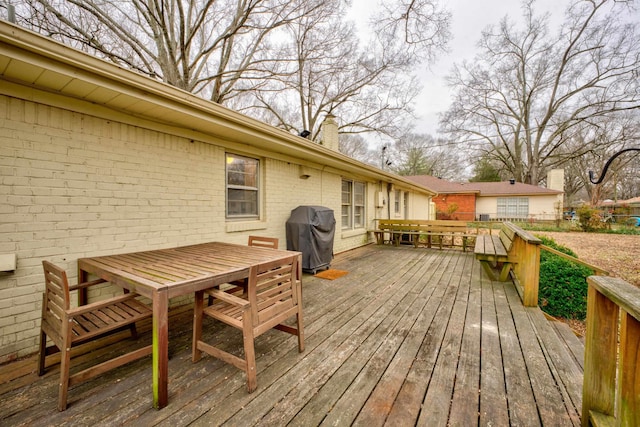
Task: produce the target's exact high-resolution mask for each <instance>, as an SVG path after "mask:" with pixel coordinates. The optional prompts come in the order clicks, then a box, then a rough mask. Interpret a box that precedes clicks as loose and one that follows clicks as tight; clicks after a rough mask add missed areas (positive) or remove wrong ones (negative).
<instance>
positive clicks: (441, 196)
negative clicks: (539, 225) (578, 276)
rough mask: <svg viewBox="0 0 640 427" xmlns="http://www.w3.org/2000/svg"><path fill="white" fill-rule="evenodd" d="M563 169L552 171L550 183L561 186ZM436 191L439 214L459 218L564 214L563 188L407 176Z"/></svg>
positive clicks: (530, 217) (535, 217)
mask: <svg viewBox="0 0 640 427" xmlns="http://www.w3.org/2000/svg"><path fill="white" fill-rule="evenodd" d="M563 177H564V172H563V171H562V170H560V169H554V170H552V171H550V173H549V176H548V177H547V182H549V183H552V185H555V186H557V187H558V188H561V187H562V185H563V181H564V179H563ZM407 178H409V179H411V180H412V181H414V182H416V183H419V184H422V185H424V186H425V187H428V188H430V189H432V190H433V191H435V192H436V193H438V194H437V196H434V197H433V203H434V204H435V205H436V211H437V217H438V218H443V219H460V220H468V221H472V220H474V219H475V220H482V221H489V220H524V219H526V220H555V219H556V218H557V217H558V215H561V214H562V199H563V195H564V193H563V191H561V190H554V189H550V188H544V187H538V186H535V185H529V184H523V183H520V182H515V181H513V180H511V181H502V182H467V183H457V182H450V181H446V180H442V179H439V178H436V177H432V176H426V175H420V176H408V177H407Z"/></svg>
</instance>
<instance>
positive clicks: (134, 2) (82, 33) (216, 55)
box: [20, 0, 449, 140]
mask: <svg viewBox="0 0 640 427" xmlns="http://www.w3.org/2000/svg"><path fill="white" fill-rule="evenodd" d="M347 4H349V2H348V1H347V0H130V1H121V0H90V1H89V0H22V3H21V5H22V7H21V8H20V17H21V18H20V19H21V22H22V23H23V24H24V25H26V26H29V27H31V28H33V29H35V30H37V31H40V32H42V33H45V34H47V35H49V36H51V37H54V38H56V39H59V40H62V41H63V42H65V43H67V44H70V45H73V46H76V47H79V48H81V49H83V50H85V51H87V52H90V53H92V54H95V55H98V56H101V57H104V58H107V59H109V60H111V61H113V62H115V63H118V64H120V65H123V66H126V67H129V68H132V69H135V70H137V71H139V72H141V73H144V74H147V75H149V76H153V77H157V78H160V79H162V80H163V81H165V82H167V83H169V84H172V85H174V86H177V87H179V88H182V89H185V90H187V91H190V92H192V93H195V94H198V95H200V96H203V97H205V98H209V99H211V100H212V101H215V102H218V103H222V104H225V105H227V106H229V107H231V108H235V109H237V110H240V111H243V112H245V113H247V114H249V115H252V116H254V117H257V118H260V119H262V120H265V121H268V122H270V123H272V124H275V125H277V126H280V127H282V128H284V129H287V130H290V131H296V132H298V131H300V130H302V129H307V130H309V131H311V132H312V135H311V138H312V139H316V140H317V139H318V138H319V132H320V122H321V120H322V118H323V117H324V115H325V114H329V113H331V114H334V115H336V116H338V117H339V118H340V119H341V120H340V124H341V125H340V126H341V129H340V131H341V132H346V133H362V132H370V131H376V132H382V133H385V134H393V133H394V132H397V129H398V128H399V127H400V125H401V123H403V122H404V121H406V120H407V118H408V117H409V116H410V114H411V108H412V101H413V97H414V96H415V95H416V94H417V92H418V90H416V87H417V85H416V83H415V80H414V78H413V77H412V75H411V70H412V67H414V66H415V65H417V64H420V63H422V62H424V61H427V60H430V59H432V58H433V56H434V55H435V54H436V53H438V52H439V51H441V50H442V49H444V47H445V45H446V42H447V40H448V37H449V33H448V28H449V13H448V12H447V11H445V10H444V9H442V8H441V7H440V5H439V0H418V1H416V0H401V1H397V0H394V1H390V0H385V1H384V2H382V3H381V5H382V6H381V7H382V9H381V10H380V14H379V15H376V16H377V17H375V18H374V19H373V20H372V22H371V25H372V28H373V32H372V35H373V36H372V37H371V38H370V39H369V40H367V41H366V43H365V42H363V41H361V40H359V39H358V38H357V37H356V36H355V33H354V29H353V26H352V24H349V23H347V22H345V18H344V17H345V16H346V13H345V7H346V5H347Z"/></svg>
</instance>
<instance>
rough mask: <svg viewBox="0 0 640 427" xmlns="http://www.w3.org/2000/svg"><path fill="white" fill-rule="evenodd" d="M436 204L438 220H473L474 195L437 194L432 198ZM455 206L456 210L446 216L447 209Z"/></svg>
mask: <svg viewBox="0 0 640 427" xmlns="http://www.w3.org/2000/svg"><path fill="white" fill-rule="evenodd" d="M433 201H434V203H435V204H436V211H437V217H438V219H454V220H466V221H473V220H474V219H475V211H476V198H475V194H438V195H437V196H435V197H434V198H433ZM454 205H457V209H456V210H455V211H454V212H453V213H451V214H448V212H449V208H450V207H452V206H454Z"/></svg>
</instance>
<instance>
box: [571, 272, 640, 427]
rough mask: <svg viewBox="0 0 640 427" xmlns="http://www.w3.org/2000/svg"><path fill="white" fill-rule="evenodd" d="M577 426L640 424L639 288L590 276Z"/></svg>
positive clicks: (618, 281) (603, 277) (619, 280)
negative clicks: (580, 401) (580, 410)
mask: <svg viewBox="0 0 640 427" xmlns="http://www.w3.org/2000/svg"><path fill="white" fill-rule="evenodd" d="M587 283H588V284H589V291H588V300H587V333H586V336H585V362H584V383H583V392H582V425H583V426H584V427H587V426H589V425H591V424H593V425H620V426H637V425H640V289H638V288H636V287H635V286H633V285H631V284H629V283H627V282H625V281H624V280H622V279H619V278H613V277H606V276H590V277H588V278H587Z"/></svg>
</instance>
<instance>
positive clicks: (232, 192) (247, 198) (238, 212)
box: [226, 153, 260, 218]
mask: <svg viewBox="0 0 640 427" xmlns="http://www.w3.org/2000/svg"><path fill="white" fill-rule="evenodd" d="M226 171H227V183H226V186H227V218H258V217H259V216H260V208H259V207H260V204H259V200H260V187H259V181H260V180H259V177H260V175H259V171H260V161H259V160H258V159H253V158H250V157H244V156H239V155H236V154H231V153H227V154H226Z"/></svg>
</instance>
